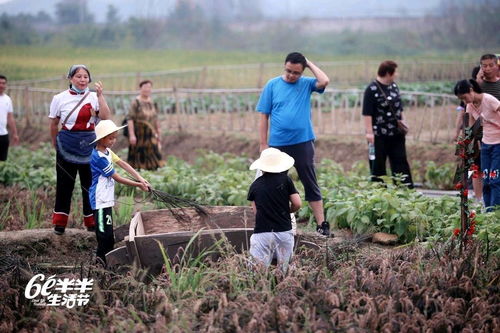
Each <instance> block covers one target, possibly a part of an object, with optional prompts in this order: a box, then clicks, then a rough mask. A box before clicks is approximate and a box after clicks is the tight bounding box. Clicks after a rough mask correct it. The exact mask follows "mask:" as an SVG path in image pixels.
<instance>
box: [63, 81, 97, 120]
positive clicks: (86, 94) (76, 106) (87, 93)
mask: <svg viewBox="0 0 500 333" xmlns="http://www.w3.org/2000/svg"><path fill="white" fill-rule="evenodd" d="M89 94H90V90H89V91H87V92H86V93H85V95H83V97H82V99H81V100H80V101H79V102H78V104H76V105H75V107H74V108H73V110H71V111H70V112H69V113H68V115H67V116H66V118H64V121H63V122H62V126H64V125H66V122H67V121H68V119H69V117H70V116H71V115H72V114H73V112H75V110H76V109H77V108H78V107H79V106H80V104H82V102H83V100H84V99H85V98H87V96H88V95H89Z"/></svg>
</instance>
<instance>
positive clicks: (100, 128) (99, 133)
mask: <svg viewBox="0 0 500 333" xmlns="http://www.w3.org/2000/svg"><path fill="white" fill-rule="evenodd" d="M125 126H127V125H123V126H120V127H117V126H116V125H115V123H114V122H113V120H109V119H106V120H101V121H100V122H99V124H97V126H96V127H95V135H96V139H95V140H94V141H92V142H91V143H94V142H97V141H99V140H101V139H102V138H104V137H105V136H108V135H110V134H111V133H113V132H116V131H118V130H121V129H122V128H124V127H125Z"/></svg>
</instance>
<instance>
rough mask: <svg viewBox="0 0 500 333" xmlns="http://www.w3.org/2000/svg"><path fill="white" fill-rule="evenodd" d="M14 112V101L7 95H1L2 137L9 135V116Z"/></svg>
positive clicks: (0, 120) (0, 128)
mask: <svg viewBox="0 0 500 333" xmlns="http://www.w3.org/2000/svg"><path fill="white" fill-rule="evenodd" d="M12 112H14V109H13V107H12V100H11V99H10V97H9V96H8V95H6V94H2V95H0V135H7V134H9V132H8V131H7V114H8V113H12Z"/></svg>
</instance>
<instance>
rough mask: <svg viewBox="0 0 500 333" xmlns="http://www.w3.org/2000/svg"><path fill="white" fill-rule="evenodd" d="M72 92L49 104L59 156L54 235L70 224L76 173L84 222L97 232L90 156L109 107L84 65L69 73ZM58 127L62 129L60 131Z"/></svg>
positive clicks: (67, 92)
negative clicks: (96, 129)
mask: <svg viewBox="0 0 500 333" xmlns="http://www.w3.org/2000/svg"><path fill="white" fill-rule="evenodd" d="M67 78H68V79H69V83H70V84H69V89H66V90H65V91H63V92H61V93H59V94H57V95H55V96H54V98H53V99H52V103H50V113H49V118H50V119H51V121H50V136H51V138H52V145H53V146H54V148H55V149H56V151H57V155H56V173H57V186H56V202H55V207H54V212H53V214H52V224H54V233H55V234H56V235H62V234H63V233H64V231H65V229H66V225H67V223H68V217H69V211H70V206H71V196H72V194H73V189H74V187H75V181H76V174H77V173H78V174H79V175H80V185H81V188H82V201H83V222H84V224H85V226H86V227H87V230H89V231H94V230H95V222H94V217H93V216H92V213H93V212H92V208H91V207H90V201H89V193H88V190H89V188H90V185H91V184H92V174H91V171H90V156H91V154H92V149H93V148H94V146H95V144H91V142H93V141H94V140H95V138H96V136H95V132H94V126H95V124H96V123H97V122H98V119H109V117H110V111H109V107H108V105H107V103H106V100H105V99H104V95H103V88H102V83H101V82H97V83H96V84H95V88H96V92H91V91H90V90H89V83H90V82H92V79H91V77H90V71H89V70H88V69H87V67H86V66H85V65H73V66H71V68H70V69H69V71H68V75H67ZM59 124H60V125H61V127H60V128H59Z"/></svg>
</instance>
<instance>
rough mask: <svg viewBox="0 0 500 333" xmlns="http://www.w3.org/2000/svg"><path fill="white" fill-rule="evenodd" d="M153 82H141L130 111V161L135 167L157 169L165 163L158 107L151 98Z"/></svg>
mask: <svg viewBox="0 0 500 333" xmlns="http://www.w3.org/2000/svg"><path fill="white" fill-rule="evenodd" d="M152 87H153V83H152V82H151V81H150V80H145V81H142V82H141V83H139V96H137V97H136V99H135V100H134V101H133V102H132V104H131V106H130V110H129V113H128V116H127V118H128V132H129V144H130V145H129V149H128V163H129V164H130V165H131V166H132V167H133V168H135V169H146V170H156V169H158V168H161V167H162V166H163V165H164V161H163V160H162V157H161V153H160V150H161V136H160V128H159V123H158V108H157V105H156V103H154V102H153V100H152V98H151V90H152Z"/></svg>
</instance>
